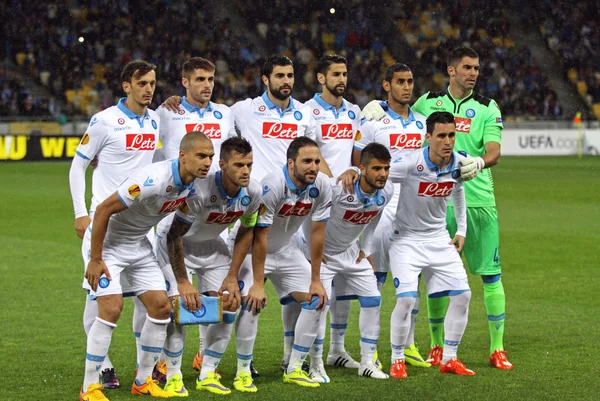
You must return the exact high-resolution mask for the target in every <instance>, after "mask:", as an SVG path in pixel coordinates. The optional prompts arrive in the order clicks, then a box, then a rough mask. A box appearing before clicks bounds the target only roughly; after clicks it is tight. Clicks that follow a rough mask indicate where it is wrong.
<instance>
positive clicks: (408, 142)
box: [390, 133, 423, 149]
mask: <svg viewBox="0 0 600 401" xmlns="http://www.w3.org/2000/svg"><path fill="white" fill-rule="evenodd" d="M422 143H423V140H422V139H421V134H405V133H401V134H390V149H421V145H422Z"/></svg>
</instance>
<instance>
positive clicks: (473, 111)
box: [465, 109, 475, 118]
mask: <svg viewBox="0 0 600 401" xmlns="http://www.w3.org/2000/svg"><path fill="white" fill-rule="evenodd" d="M465 114H466V116H467V117H469V118H473V117H475V110H473V109H467V111H465Z"/></svg>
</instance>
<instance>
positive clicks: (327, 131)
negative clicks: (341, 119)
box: [321, 124, 354, 140]
mask: <svg viewBox="0 0 600 401" xmlns="http://www.w3.org/2000/svg"><path fill="white" fill-rule="evenodd" d="M321 135H322V136H323V140H329V139H352V138H353V137H354V135H353V133H352V124H323V125H321Z"/></svg>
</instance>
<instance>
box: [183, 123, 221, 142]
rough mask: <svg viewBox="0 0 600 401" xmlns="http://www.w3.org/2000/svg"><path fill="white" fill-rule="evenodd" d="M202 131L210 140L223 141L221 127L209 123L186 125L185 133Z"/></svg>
mask: <svg viewBox="0 0 600 401" xmlns="http://www.w3.org/2000/svg"><path fill="white" fill-rule="evenodd" d="M192 131H200V132H203V133H204V135H206V136H207V137H209V138H210V139H221V125H219V124H209V123H198V124H186V125H185V132H192Z"/></svg>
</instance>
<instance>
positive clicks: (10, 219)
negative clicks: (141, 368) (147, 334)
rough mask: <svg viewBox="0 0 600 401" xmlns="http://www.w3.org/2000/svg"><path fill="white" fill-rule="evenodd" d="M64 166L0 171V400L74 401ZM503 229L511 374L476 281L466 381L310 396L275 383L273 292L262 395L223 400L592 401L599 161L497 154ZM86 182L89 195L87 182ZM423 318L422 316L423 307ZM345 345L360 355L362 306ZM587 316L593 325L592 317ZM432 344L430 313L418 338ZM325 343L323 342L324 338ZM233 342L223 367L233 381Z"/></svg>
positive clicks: (127, 357)
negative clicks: (493, 338) (494, 350)
mask: <svg viewBox="0 0 600 401" xmlns="http://www.w3.org/2000/svg"><path fill="white" fill-rule="evenodd" d="M68 170H69V164H68V163H6V164H0V203H1V208H0V210H1V212H0V255H2V257H1V258H0V277H1V280H0V305H2V324H1V325H0V339H1V340H0V354H1V355H2V357H3V358H2V364H1V365H0V366H1V368H0V372H1V373H0V399H2V400H8V401H17V400H75V399H77V397H78V391H79V388H80V386H81V382H82V378H83V368H84V355H85V336H84V333H83V328H82V323H81V317H82V311H83V303H84V293H83V291H82V290H81V288H80V287H81V277H82V272H83V268H82V261H81V253H80V240H79V239H78V238H77V237H76V236H75V231H74V229H73V213H72V206H71V200H70V195H69V189H68ZM494 176H495V182H496V197H497V203H498V213H499V216H500V230H501V262H502V265H503V270H504V271H503V282H504V286H505V290H506V299H507V318H506V329H505V346H506V349H507V350H508V356H509V359H510V361H511V362H512V363H514V365H515V368H514V370H513V371H509V372H504V371H498V370H495V369H492V368H490V367H488V365H487V357H488V348H489V338H488V328H487V320H486V313H485V309H484V306H483V298H482V285H481V281H480V280H479V279H478V278H477V277H473V276H470V283H471V287H472V290H473V298H472V301H471V310H470V320H469V325H468V327H467V331H466V333H465V336H464V338H463V341H462V344H461V347H460V349H459V356H460V358H461V359H462V360H463V362H465V364H466V365H467V366H468V367H470V368H472V369H474V370H475V371H476V372H477V376H475V377H456V376H452V375H441V374H440V373H439V371H438V370H437V369H434V368H430V369H420V368H412V367H409V371H408V373H409V378H408V379H406V380H392V379H390V380H387V381H381V380H374V379H366V378H359V377H357V376H356V371H354V370H348V369H333V368H331V369H328V373H329V375H330V377H331V379H332V383H330V384H326V385H322V386H321V387H320V388H318V389H303V388H298V387H295V386H291V385H284V384H283V383H282V381H281V373H280V371H279V364H280V361H281V354H282V349H283V345H282V326H281V319H280V308H279V306H278V305H277V303H276V302H272V301H273V300H274V299H276V298H275V294H274V292H273V291H271V292H270V293H269V295H270V296H271V298H270V299H271V303H270V306H269V307H268V308H267V309H266V310H265V311H264V312H263V313H262V316H261V320H260V323H259V334H258V339H257V343H256V349H255V353H254V356H255V361H256V364H257V367H258V369H259V370H260V373H261V377H260V378H258V380H257V381H256V384H257V386H258V388H259V392H258V393H257V394H254V395H245V394H244V395H243V394H240V393H236V392H235V390H234V392H233V394H232V395H231V396H229V399H232V400H233V399H246V400H248V399H255V400H263V399H269V400H325V399H337V400H341V399H343V400H392V399H393V400H397V399H402V398H404V399H422V400H438V399H439V400H442V399H443V400H492V399H503V400H545V401H548V400H564V399H576V400H593V399H598V398H597V397H598V390H599V389H600V385H599V384H598V378H599V377H600V375H599V373H600V368H599V364H598V357H599V356H600V353H599V352H598V333H599V332H600V324H599V319H598V318H597V316H598V312H597V309H598V306H599V305H600V303H599V302H598V300H597V298H596V297H597V283H598V281H597V277H598V266H599V262H598V251H599V249H600V245H598V244H599V243H600V207H599V206H600V202H599V201H598V195H599V194H600V158H585V159H583V160H577V159H574V158H509V157H504V158H502V161H501V163H500V164H499V165H498V166H496V167H494ZM88 187H89V186H88ZM392 287H393V286H392V285H391V284H390V283H389V282H388V283H386V285H385V288H384V293H383V299H384V301H383V307H382V320H381V326H382V330H381V333H382V334H381V339H380V345H379V352H380V357H381V359H382V361H383V362H384V365H385V366H386V368H387V367H389V357H390V350H389V317H390V313H391V309H392V307H393V303H394V296H393V288H392ZM421 305H422V307H421V309H422V311H423V312H425V309H426V308H425V307H424V305H425V302H424V299H423V300H422V302H421ZM352 308H353V309H352V314H351V321H350V327H351V329H350V330H349V332H348V335H347V337H346V347H347V349H348V350H349V352H350V353H351V354H352V355H354V356H355V358H358V357H359V348H358V339H359V335H358V306H357V305H353V307H352ZM132 309H133V308H132V303H131V302H130V301H128V302H126V303H125V310H124V312H123V315H122V318H121V320H120V322H119V327H118V328H117V329H116V330H115V332H114V335H113V341H112V344H111V351H110V354H111V358H112V360H113V362H114V364H115V367H116V369H117V372H118V374H119V377H120V379H121V384H122V388H121V389H118V390H111V391H107V392H106V395H107V396H108V397H109V398H110V399H111V400H133V399H136V397H135V396H133V395H131V394H130V393H129V391H130V384H131V382H132V381H133V379H134V370H135V345H134V344H135V342H134V338H133V334H132V332H131V312H132ZM594 316H596V318H594ZM197 333H198V331H197V329H196V328H191V329H189V330H188V337H187V341H186V349H185V359H184V366H183V374H184V380H185V383H186V384H187V387H188V390H189V391H190V397H189V399H192V400H193V399H219V397H218V396H213V395H211V394H208V393H205V392H198V391H196V390H195V384H194V381H195V376H196V375H195V371H193V370H192V368H191V362H192V358H193V355H194V353H195V352H196V348H197V344H198V340H197ZM416 338H417V343H418V345H420V347H421V350H422V353H423V354H426V353H427V351H428V348H429V334H428V331H427V319H426V314H425V313H421V314H420V315H419V320H418V327H417V333H416ZM327 341H328V340H326V343H327ZM235 367H236V361H235V349H234V343H233V342H232V343H231V344H230V346H229V347H228V350H227V352H226V356H225V358H224V360H223V361H222V364H221V367H220V370H221V373H222V375H223V383H224V384H226V385H231V383H232V381H233V376H234V374H235Z"/></svg>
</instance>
